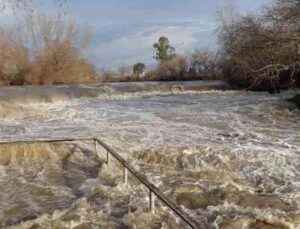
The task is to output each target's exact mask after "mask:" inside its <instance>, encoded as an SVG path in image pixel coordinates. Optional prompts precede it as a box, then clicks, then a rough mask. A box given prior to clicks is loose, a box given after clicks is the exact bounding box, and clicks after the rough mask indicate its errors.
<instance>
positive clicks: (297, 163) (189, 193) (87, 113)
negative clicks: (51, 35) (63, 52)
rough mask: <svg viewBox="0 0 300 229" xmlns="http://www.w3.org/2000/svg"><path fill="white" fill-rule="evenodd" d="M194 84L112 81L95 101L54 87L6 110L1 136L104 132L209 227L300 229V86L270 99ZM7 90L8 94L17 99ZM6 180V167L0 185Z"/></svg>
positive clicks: (18, 137)
mask: <svg viewBox="0 0 300 229" xmlns="http://www.w3.org/2000/svg"><path fill="white" fill-rule="evenodd" d="M199 84H201V83H198V84H197V87H199ZM192 85H193V84H192V83H190V84H189V85H188V86H186V85H184V84H183V86H182V85H180V84H179V83H177V84H175V85H171V86H170V85H168V84H167V86H165V87H164V89H161V88H162V87H160V89H159V88H158V89H154V88H156V86H157V85H151V86H147V83H145V84H144V85H143V84H142V83H140V84H139V89H138V90H132V88H134V87H132V85H131V86H124V85H123V86H118V90H117V92H116V88H115V87H114V86H111V85H109V86H105V87H104V88H106V89H105V90H104V91H101V93H98V92H97V90H96V89H93V95H92V97H90V98H88V97H81V96H74V95H72V96H70V94H68V96H69V97H65V96H63V98H62V96H61V95H60V96H58V97H55V96H53V94H55V93H51V96H50V97H51V99H49V98H48V97H47V99H46V101H48V102H50V101H51V103H46V102H45V100H43V99H39V96H36V97H35V100H34V101H35V102H34V103H30V99H29V101H28V100H27V99H26V98H24V97H23V98H22V99H23V101H26V102H27V103H28V104H27V105H26V106H25V105H20V104H18V105H17V106H18V108H17V109H13V108H11V107H10V112H3V113H4V114H5V115H3V117H2V120H1V121H0V133H1V134H0V139H1V141H6V140H22V139H40V138H56V139H57V138H59V137H68V136H70V137H74V136H98V137H100V138H102V139H103V140H104V141H105V142H106V143H108V144H109V145H110V146H112V148H114V149H116V150H117V151H118V152H120V153H121V154H122V155H123V156H124V157H125V158H127V159H128V161H129V162H130V163H131V164H132V165H133V166H135V168H136V169H138V170H139V171H140V172H142V173H143V174H145V175H146V176H147V177H148V179H149V180H151V181H152V182H153V183H155V184H156V185H157V186H158V187H159V188H160V189H161V190H162V191H164V192H165V193H166V194H167V195H168V196H169V197H170V198H172V199H173V200H174V201H175V202H177V203H178V204H179V205H181V206H182V207H183V209H185V211H186V212H188V213H189V214H190V215H191V216H193V217H194V218H195V219H197V220H199V221H203V222H206V223H207V225H210V226H211V227H213V228H241V225H247V226H249V227H250V228H251V227H253V228H254V227H255V228H267V227H266V225H268V226H270V228H298V227H299V225H300V212H299V209H300V191H299V190H300V178H299V177H300V131H299V129H300V112H299V111H298V110H295V109H293V108H292V106H291V105H290V104H288V103H287V102H285V99H286V98H289V97H292V96H293V95H295V94H296V93H299V91H296V90H294V91H287V92H283V93H281V94H276V95H270V94H268V93H264V92H245V91H231V90H228V91H221V90H198V89H195V88H193V87H192ZM206 86H207V85H206ZM197 87H196V88H197ZM108 88H109V89H108ZM145 88H147V90H146V89H145ZM206 89H207V88H206ZM210 89H213V88H210ZM5 90H7V89H5ZM10 90H11V91H10V92H8V91H5V92H2V96H3V95H5V96H4V97H5V98H6V99H8V98H9V99H8V100H10V101H14V103H16V101H17V100H18V98H16V96H15V97H14V96H9V94H10V93H12V94H13V89H10ZM71 90H72V89H71ZM88 90H91V88H90V87H88ZM20 91H21V90H20V89H18V93H21V92H20ZM96 92H97V93H96ZM26 93H28V92H26ZM29 94H30V93H29ZM75 94H76V93H75ZM83 94H84V93H83ZM0 95H1V89H0ZM64 95H65V94H64ZM76 95H77V94H76ZM48 96H49V95H48ZM74 97H75V99H74ZM76 97H77V98H76ZM12 98H13V99H12ZM43 98H44V97H43ZM70 98H72V99H70ZM3 106H4V105H3ZM20 106H21V107H20ZM4 109H5V108H4ZM26 110H27V111H28V112H27V111H26ZM18 112H19V113H18ZM20 112H21V114H20ZM16 113H17V114H16ZM0 114H1V113H0ZM12 174H13V173H11V174H10V175H11V176H12ZM7 176H8V172H7V171H6V168H5V166H1V167H0V182H1V179H6V178H5V177H7ZM88 187H90V186H88ZM11 188H13V186H11ZM55 189H57V187H56V188H55ZM123 191H124V190H123ZM62 196H63V195H62ZM72 201H74V200H73V199H72V196H70V197H69V199H68V201H67V202H68V203H64V204H66V205H64V204H61V205H62V206H63V207H65V208H68V207H70V204H69V202H72ZM125 202H126V201H125ZM61 205H58V206H61ZM83 205H84V204H83ZM84 206H85V205H84ZM63 207H61V208H60V209H63ZM53 208H55V206H54V207H53ZM87 208H88V207H87ZM53 211H54V210H53V209H51V210H50V212H53ZM86 212H88V210H87V209H85V214H86V215H89V214H88V213H86ZM39 213H43V211H39ZM47 213H49V212H47ZM60 214H62V213H60ZM52 217H54V216H52ZM57 217H58V218H59V217H60V216H57ZM99 217H100V216H99ZM101 217H102V216H101ZM101 217H100V218H101ZM103 217H104V216H103ZM128 217H129V216H127V218H126V220H127V221H128ZM138 217H141V216H138ZM138 217H136V218H134V217H133V218H134V219H133V218H131V221H130V222H134V221H135V220H137V218H138ZM87 218H88V216H87ZM104 218H105V217H104ZM126 220H125V221H126ZM104 221H105V220H104ZM123 223H124V222H123ZM141 228H142V227H141Z"/></svg>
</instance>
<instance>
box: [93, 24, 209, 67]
mask: <svg viewBox="0 0 300 229" xmlns="http://www.w3.org/2000/svg"><path fill="white" fill-rule="evenodd" d="M213 30H214V24H212V23H208V22H206V23H204V22H201V23H199V22H195V21H190V20H186V21H177V22H168V21H165V22H159V23H157V25H151V26H149V27H147V28H145V27H142V28H139V29H137V30H135V31H133V32H131V33H130V34H126V35H124V36H121V37H117V38H115V39H114V38H113V39H110V40H107V41H105V42H101V43H100V44H98V45H95V46H93V49H92V50H90V52H89V57H90V59H92V60H93V62H94V63H95V64H96V65H97V66H105V67H111V68H115V69H116V68H117V67H118V66H120V65H132V64H134V63H136V62H144V63H146V64H150V65H152V64H154V59H153V58H152V56H153V55H154V49H153V47H152V45H153V43H154V42H155V41H157V40H158V38H159V37H160V36H167V37H168V38H169V40H170V42H171V45H172V46H174V47H175V48H176V52H177V53H181V54H184V53H186V52H188V51H189V50H192V49H194V48H197V47H200V46H205V45H208V43H210V42H208V43H207V40H206V39H204V38H205V37H207V36H208V34H211V33H212V31H213Z"/></svg>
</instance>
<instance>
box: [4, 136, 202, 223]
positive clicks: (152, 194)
mask: <svg viewBox="0 0 300 229" xmlns="http://www.w3.org/2000/svg"><path fill="white" fill-rule="evenodd" d="M91 140H94V142H95V143H94V144H95V145H94V146H95V150H96V153H97V155H98V156H99V158H100V155H99V154H100V153H99V149H98V147H99V146H101V147H103V148H104V149H106V163H107V164H108V165H109V164H110V163H111V158H110V157H113V158H115V159H116V160H117V161H119V162H120V163H121V164H122V166H123V181H124V183H125V184H127V183H128V172H130V174H132V175H133V176H134V177H135V178H137V179H138V180H139V182H141V183H142V184H143V185H145V186H146V187H147V188H148V189H149V207H150V210H151V212H152V213H155V199H156V198H157V199H158V200H159V201H160V202H162V203H163V204H165V205H166V206H167V207H168V208H169V209H170V210H172V211H173V213H175V214H176V215H177V216H178V217H179V218H180V219H181V220H182V221H183V222H185V223H186V224H187V225H189V226H190V227H191V228H195V229H196V228H199V229H200V228H201V229H204V228H206V227H205V225H199V223H198V222H195V221H194V220H193V219H192V218H191V217H190V216H189V215H188V214H186V213H185V212H184V211H183V210H182V209H181V208H180V207H178V206H177V205H176V204H175V203H173V202H172V201H171V200H170V199H169V198H168V197H167V196H165V194H164V193H162V192H161V191H160V190H159V189H158V188H157V187H156V186H154V185H153V184H152V183H150V182H149V181H148V180H147V179H146V178H145V177H144V176H142V175H141V174H140V173H138V172H137V171H136V170H135V169H134V168H133V167H132V166H131V165H130V164H129V163H128V162H127V161H126V160H125V159H124V158H123V157H121V156H120V155H119V154H118V153H117V152H116V151H114V150H113V149H112V148H111V147H109V146H108V145H107V144H105V143H104V142H103V141H102V140H101V139H98V138H92V137H89V138H88V137H77V138H61V139H35V140H23V141H8V142H0V145H1V144H12V143H15V144H16V143H19V144H24V143H36V142H38V143H55V142H56V143H57V142H73V141H91Z"/></svg>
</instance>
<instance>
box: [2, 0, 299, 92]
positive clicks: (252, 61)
mask: <svg viewBox="0 0 300 229" xmlns="http://www.w3.org/2000/svg"><path fill="white" fill-rule="evenodd" d="M54 2H56V4H58V5H60V6H61V5H63V4H65V2H66V1H65V0H54ZM0 3H2V8H5V7H7V6H9V7H10V8H12V9H14V10H16V11H19V12H22V13H21V14H22V15H23V16H22V19H21V20H19V24H18V25H17V26H16V27H15V28H7V27H3V26H2V27H1V28H0V85H23V84H39V85H43V84H59V83H87V82H98V81H140V80H202V79H225V80H227V81H228V82H230V83H232V84H235V85H237V86H239V87H242V88H247V89H249V90H268V91H270V92H276V91H280V90H281V89H287V88H292V87H297V86H300V0H273V3H272V4H270V5H269V6H266V7H264V8H263V9H262V10H261V11H260V13H256V14H247V15H242V14H239V12H238V11H237V10H236V9H235V7H234V5H232V4H229V5H227V6H225V7H223V8H222V9H220V10H219V11H218V14H217V15H218V16H217V22H218V28H217V31H216V32H217V35H218V41H219V42H218V43H219V44H218V47H219V48H218V49H217V50H207V49H201V50H194V51H193V52H192V53H191V54H189V55H185V56H184V55H180V54H177V53H176V50H175V48H174V47H173V46H172V44H171V42H170V41H169V39H168V38H167V37H165V36H161V37H160V38H159V39H158V41H157V42H155V43H154V44H153V51H154V52H155V55H154V59H156V60H157V65H156V67H155V68H154V69H153V68H152V69H148V68H147V66H146V65H145V64H144V63H142V62H138V63H136V64H134V65H133V66H131V67H130V66H121V67H120V68H119V72H118V73H114V72H112V71H110V70H103V71H100V72H99V71H97V70H96V68H95V67H94V66H93V65H92V64H90V63H89V62H88V60H87V59H86V58H85V55H84V51H85V49H86V47H87V45H88V43H89V40H90V32H89V30H88V29H87V28H85V27H84V28H83V27H81V26H79V25H77V24H76V23H75V22H73V21H68V20H64V19H63V17H61V15H58V16H56V17H49V16H45V15H40V16H36V14H35V12H34V11H33V8H34V7H33V3H34V0H0Z"/></svg>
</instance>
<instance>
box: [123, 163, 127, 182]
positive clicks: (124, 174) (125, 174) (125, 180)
mask: <svg viewBox="0 0 300 229" xmlns="http://www.w3.org/2000/svg"><path fill="white" fill-rule="evenodd" d="M123 182H124V184H125V185H127V183H128V169H127V168H126V167H125V166H123Z"/></svg>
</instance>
